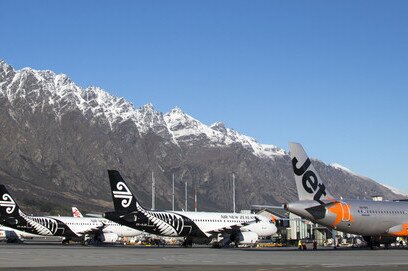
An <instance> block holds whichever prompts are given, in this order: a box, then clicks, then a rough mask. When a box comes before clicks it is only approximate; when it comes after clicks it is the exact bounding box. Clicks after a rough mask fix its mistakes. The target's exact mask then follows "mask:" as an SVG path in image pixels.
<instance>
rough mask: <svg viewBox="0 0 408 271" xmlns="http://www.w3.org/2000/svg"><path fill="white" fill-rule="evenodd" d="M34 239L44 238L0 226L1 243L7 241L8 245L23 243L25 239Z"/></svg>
mask: <svg viewBox="0 0 408 271" xmlns="http://www.w3.org/2000/svg"><path fill="white" fill-rule="evenodd" d="M34 237H37V238H38V237H43V236H40V235H37V234H31V233H27V232H24V231H19V230H16V229H12V228H10V227H4V226H2V225H0V241H1V240H3V239H4V240H5V241H7V242H8V243H15V242H23V241H24V239H32V238H34Z"/></svg>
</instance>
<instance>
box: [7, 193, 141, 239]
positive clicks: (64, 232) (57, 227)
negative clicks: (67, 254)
mask: <svg viewBox="0 0 408 271" xmlns="http://www.w3.org/2000/svg"><path fill="white" fill-rule="evenodd" d="M0 224H2V225H4V226H7V227H10V228H12V229H16V230H19V231H23V232H26V233H29V234H35V235H41V236H61V237H64V240H63V243H68V242H69V241H70V240H73V241H80V242H82V243H83V244H89V243H94V244H99V243H114V242H116V241H117V240H118V239H119V237H130V236H136V235H139V234H141V232H140V231H137V230H135V229H133V228H129V227H125V226H123V225H120V224H118V223H115V222H113V221H109V220H108V219H105V218H94V217H71V216H29V215H26V214H24V213H23V212H22V211H21V209H20V208H19V206H18V205H17V203H16V202H15V200H14V199H13V198H12V196H11V195H10V193H9V192H8V191H7V189H6V187H5V186H4V185H0Z"/></svg>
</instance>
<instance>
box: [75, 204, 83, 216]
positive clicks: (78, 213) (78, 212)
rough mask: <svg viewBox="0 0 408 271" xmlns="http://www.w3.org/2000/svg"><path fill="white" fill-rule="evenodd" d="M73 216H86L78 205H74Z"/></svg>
mask: <svg viewBox="0 0 408 271" xmlns="http://www.w3.org/2000/svg"><path fill="white" fill-rule="evenodd" d="M72 216H73V217H84V216H83V215H82V214H81V212H80V211H79V210H78V208H77V207H75V206H72Z"/></svg>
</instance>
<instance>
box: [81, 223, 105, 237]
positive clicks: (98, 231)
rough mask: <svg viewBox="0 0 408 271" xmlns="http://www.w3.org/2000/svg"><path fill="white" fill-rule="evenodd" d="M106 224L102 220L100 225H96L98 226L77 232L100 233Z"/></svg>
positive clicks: (82, 233)
mask: <svg viewBox="0 0 408 271" xmlns="http://www.w3.org/2000/svg"><path fill="white" fill-rule="evenodd" d="M106 226H107V225H106V224H105V223H103V222H102V225H100V226H98V227H93V228H90V229H88V230H85V231H81V232H78V234H81V235H84V234H98V233H100V232H101V231H102V230H103V229H104V228H106Z"/></svg>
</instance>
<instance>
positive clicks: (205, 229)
mask: <svg viewBox="0 0 408 271" xmlns="http://www.w3.org/2000/svg"><path fill="white" fill-rule="evenodd" d="M108 174H109V180H110V184H111V188H112V198H113V203H114V207H115V211H114V212H108V213H105V217H106V218H108V219H110V220H113V221H115V222H117V223H120V224H123V225H126V226H128V227H133V228H135V229H138V230H142V231H145V232H148V233H151V234H156V235H161V236H172V237H185V241H184V243H183V245H184V246H189V247H191V246H192V244H193V242H194V243H207V244H208V243H211V242H212V241H213V242H212V244H213V245H214V246H226V245H228V244H230V243H231V242H234V243H235V245H238V244H254V243H256V242H257V241H258V238H259V237H266V236H271V235H272V234H274V233H276V231H277V229H276V226H275V225H274V224H273V223H272V221H271V220H270V219H268V218H266V217H263V216H259V215H253V214H238V213H213V212H184V211H149V210H147V209H145V208H143V207H142V205H140V203H139V202H138V201H137V199H136V197H135V196H134V195H133V194H132V192H131V191H130V189H129V188H128V186H127V185H126V183H125V181H124V180H123V179H122V177H121V176H120V174H119V172H118V171H116V170H108Z"/></svg>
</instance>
